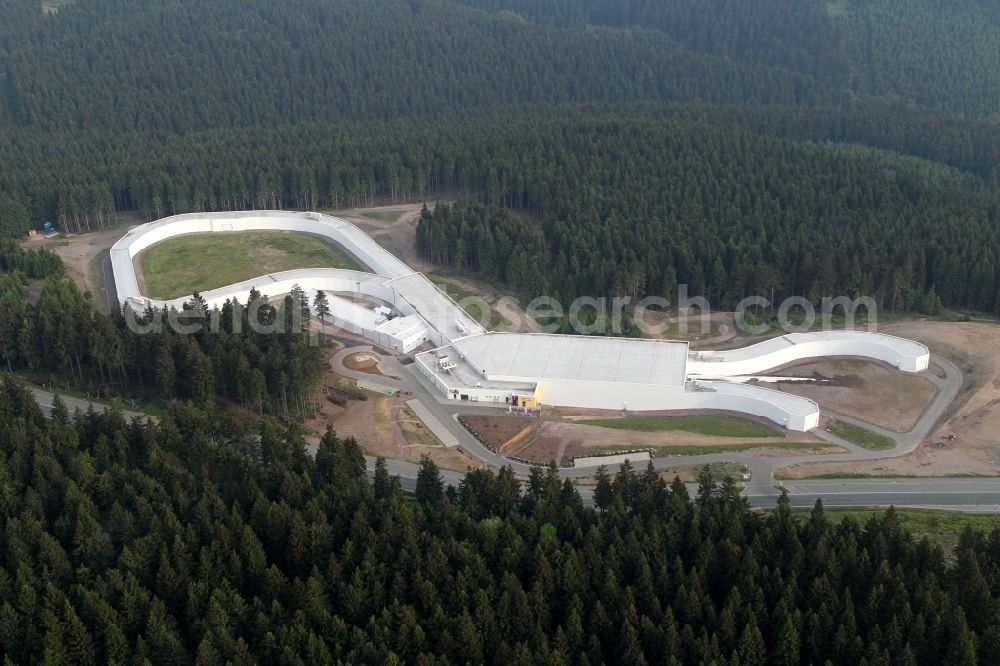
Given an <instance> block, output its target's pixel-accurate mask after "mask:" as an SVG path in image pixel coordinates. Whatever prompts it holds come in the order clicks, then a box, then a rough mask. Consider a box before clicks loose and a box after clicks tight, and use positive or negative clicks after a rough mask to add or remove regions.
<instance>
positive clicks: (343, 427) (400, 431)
mask: <svg viewBox="0 0 1000 666" xmlns="http://www.w3.org/2000/svg"><path fill="white" fill-rule="evenodd" d="M376 395H377V394H370V395H369V398H368V400H351V401H349V402H348V403H347V405H346V406H345V407H338V406H337V405H334V404H333V403H331V402H326V403H325V404H324V406H323V410H322V412H321V413H320V414H319V416H318V417H317V418H313V419H309V420H307V421H306V427H307V428H310V429H311V430H313V431H315V432H318V433H323V432H325V431H326V426H327V424H329V425H331V426H333V429H334V431H336V433H337V435H339V436H341V437H353V438H355V439H356V440H357V441H358V444H360V445H361V448H362V450H364V452H365V453H367V454H368V455H373V456H384V457H386V458H391V459H394V460H408V461H410V462H417V461H419V460H420V457H421V456H422V455H424V454H427V455H429V456H430V457H431V459H432V460H433V461H434V462H435V463H437V464H438V466H440V467H441V468H443V469H450V470H457V471H465V470H466V469H469V468H475V467H478V462H477V461H476V460H475V459H473V458H471V457H470V456H467V455H466V454H464V453H462V452H461V451H459V450H457V449H446V448H445V447H444V446H443V445H442V444H441V443H440V442H439V441H438V440H437V439H436V438H435V437H434V435H433V434H432V433H430V432H429V431H428V430H427V428H426V427H425V426H424V425H423V423H421V422H420V420H419V419H418V418H417V417H416V416H415V415H414V414H413V413H412V412H411V411H410V410H409V408H407V407H406V404H405V402H404V401H403V399H402V398H401V397H392V398H390V397H386V396H377V397H376ZM314 439H315V441H314V442H313V444H315V443H316V442H318V441H319V438H318V437H315V438H314Z"/></svg>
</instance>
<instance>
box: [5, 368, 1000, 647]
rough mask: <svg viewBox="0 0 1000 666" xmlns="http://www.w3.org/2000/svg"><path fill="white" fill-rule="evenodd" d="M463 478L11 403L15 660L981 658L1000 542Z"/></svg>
mask: <svg viewBox="0 0 1000 666" xmlns="http://www.w3.org/2000/svg"><path fill="white" fill-rule="evenodd" d="M595 495H596V499H595V501H596V504H597V506H596V508H588V507H585V506H584V505H583V502H582V499H581V497H580V495H579V494H577V491H576V490H575V489H574V488H573V487H572V486H571V485H569V483H568V482H560V480H559V478H558V476H557V475H556V473H555V471H554V470H551V471H549V472H543V471H541V470H536V472H535V473H533V474H532V476H531V478H530V479H529V480H528V481H526V482H524V483H519V482H518V481H517V480H516V479H515V478H514V477H513V475H512V473H511V472H510V471H509V470H502V471H500V472H499V473H498V474H496V473H493V472H488V471H473V472H470V473H468V474H467V475H466V477H465V479H464V481H463V482H462V483H461V485H460V487H458V488H447V489H445V488H443V487H442V484H441V482H440V474H439V472H438V470H437V469H436V467H435V466H434V464H433V463H432V462H430V461H429V460H425V461H424V463H423V465H422V467H421V471H420V475H419V478H418V480H417V494H416V501H411V500H410V499H408V498H407V497H406V496H404V495H403V494H402V493H401V492H400V490H399V486H398V482H396V481H395V480H394V479H393V478H391V477H390V476H389V475H388V473H387V472H386V468H385V466H384V464H383V463H380V464H379V465H378V467H377V469H376V471H375V475H374V479H373V480H372V481H369V479H368V477H367V476H366V472H365V460H364V458H363V457H362V455H361V452H360V450H359V448H358V446H357V444H356V443H355V442H354V441H353V440H350V439H347V440H344V439H340V438H338V437H337V436H336V435H334V434H332V433H327V434H326V435H325V436H324V437H323V438H322V441H321V442H320V443H319V448H318V451H317V453H316V456H315V458H313V457H311V456H307V455H306V454H305V452H304V440H303V433H302V430H301V428H300V427H298V426H297V425H295V424H294V423H292V424H290V425H289V426H287V427H279V426H277V425H276V424H274V423H273V422H271V421H262V422H259V423H253V422H250V421H247V420H246V419H241V418H234V417H231V416H229V415H228V414H227V413H226V412H217V411H213V410H211V409H208V410H203V409H199V408H196V407H191V406H187V407H185V406H180V405H177V406H175V407H174V408H173V409H171V411H170V412H169V413H168V414H167V415H165V416H164V417H163V419H162V420H161V421H160V422H159V423H151V422H147V423H140V422H138V421H136V422H133V423H126V422H125V420H124V419H123V418H122V416H121V414H120V413H117V412H114V411H112V412H109V413H107V414H104V415H99V414H96V413H93V412H90V413H77V414H75V415H74V414H70V413H68V412H67V410H66V409H65V406H64V405H63V404H62V403H61V402H58V401H57V403H56V407H55V409H54V412H53V418H52V419H51V420H46V419H44V418H42V414H41V411H40V409H39V407H38V405H37V404H36V403H35V402H34V399H33V398H32V397H31V395H30V394H29V393H27V392H26V391H25V389H24V388H23V387H22V386H20V385H18V384H17V383H16V382H13V381H11V380H10V379H7V380H5V381H4V382H3V383H2V384H0V525H2V526H3V529H2V531H0V648H2V650H3V652H4V660H5V663H9V664H14V663H66V664H84V665H86V664H98V663H111V664H142V663H157V664H190V663H195V664H204V665H208V664H224V663H233V664H250V663H274V664H279V663H280V664H320V663H334V662H337V661H340V662H341V663H379V664H387V663H389V664H391V663H417V664H444V663H470V664H478V663H494V664H524V665H525V666H527V665H529V664H531V665H533V664H564V663H565V664H569V663H572V664H599V663H629V664H642V663H664V664H682V663H683V664H690V663H705V664H708V663H715V664H741V665H747V664H753V665H760V666H763V665H764V664H800V663H801V664H806V663H812V664H823V663H835V664H855V663H856V664H918V663H922V664H975V663H977V660H978V663H983V664H985V663H993V662H994V658H995V655H996V654H997V651H998V650H1000V623H998V617H1000V615H998V608H997V603H998V602H997V597H998V595H1000V529H998V530H995V531H993V533H992V534H983V533H975V532H971V531H970V532H966V533H965V534H964V535H963V536H962V538H961V540H960V543H959V545H958V547H957V549H956V552H955V561H954V562H952V563H950V564H949V563H947V562H946V561H945V559H944V556H943V554H942V552H941V550H940V548H939V547H937V546H933V545H931V544H930V543H929V542H928V541H927V540H926V539H924V540H919V541H917V540H914V539H913V538H912V537H911V536H909V535H908V534H907V533H905V532H904V531H903V530H901V529H900V527H899V522H898V519H897V518H896V516H895V514H894V513H893V512H892V511H889V512H888V513H886V514H885V515H884V516H883V517H880V518H873V519H871V520H870V521H869V522H867V523H866V524H859V523H857V522H854V521H850V520H848V521H845V522H842V523H839V524H833V523H831V522H829V521H828V520H827V519H826V518H825V517H824V512H823V509H822V506H817V507H816V508H815V509H814V511H813V512H812V514H811V516H809V517H808V518H807V519H805V520H801V521H800V520H797V519H796V518H795V517H794V516H793V515H792V514H791V512H790V510H789V508H788V505H787V501H786V500H781V501H779V503H778V507H777V510H776V511H774V512H773V513H770V514H761V513H756V512H753V511H750V510H749V509H748V508H747V506H746V503H745V501H744V500H742V499H739V498H738V497H737V496H736V495H735V494H734V488H733V486H732V484H731V483H728V482H727V483H723V484H718V485H717V484H715V483H713V482H712V481H711V477H710V476H707V475H706V476H705V478H704V479H703V480H702V483H701V487H700V489H699V490H698V492H697V493H696V495H695V496H694V497H693V498H692V497H689V496H688V491H687V490H686V489H685V487H684V485H683V484H680V483H674V484H671V485H668V484H667V483H666V482H664V481H663V480H662V479H661V478H660V477H659V475H658V474H657V473H655V472H639V473H637V472H635V471H633V470H631V469H629V468H625V469H623V470H622V471H621V472H619V473H618V474H616V475H615V476H614V478H602V479H601V480H600V481H599V485H598V487H597V490H596V493H595Z"/></svg>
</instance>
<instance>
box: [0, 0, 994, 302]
mask: <svg viewBox="0 0 1000 666" xmlns="http://www.w3.org/2000/svg"><path fill="white" fill-rule="evenodd" d="M997 21H998V14H997V10H996V8H995V7H994V6H993V5H992V4H991V3H988V2H981V1H979V0H959V2H949V3H943V2H940V1H939V0H914V1H913V2H907V3H904V4H903V5H902V6H901V5H900V4H899V3H895V2H888V1H882V0H877V1H876V0H864V1H863V0H839V1H837V2H819V1H818V0H749V1H746V2H743V1H740V2H737V1H735V0H722V1H719V2H702V1H700V0H664V1H662V2H647V1H645V0H614V1H612V0H582V1H579V2H577V1H574V2H569V1H562V0H560V1H557V2H537V1H534V0H380V1H379V2H369V1H362V0H306V1H304V2H296V3H284V2H276V1H274V0H252V1H250V2H247V1H245V0H215V1H213V2H207V1H205V0H185V1H181V0H76V2H73V3H71V4H68V5H64V6H62V7H61V9H60V10H59V12H58V13H57V14H56V15H54V16H43V15H42V13H41V12H40V11H38V6H37V3H36V2H35V0H10V1H9V2H6V3H4V5H3V7H0V72H2V78H0V84H2V85H0V107H2V108H3V113H2V114H0V127H2V128H3V133H2V136H0V164H2V167H0V233H3V234H6V235H19V234H21V233H23V231H24V230H25V229H27V228H28V227H29V226H32V225H37V224H38V222H39V221H40V220H54V221H56V222H57V223H58V224H60V225H61V226H62V227H63V228H64V229H67V230H70V231H85V230H88V229H93V228H96V227H100V226H104V225H108V224H111V223H113V221H114V220H115V215H116V213H117V212H118V211H121V210H126V209H128V210H132V209H137V210H140V211H143V212H144V213H146V214H147V215H148V216H149V217H150V218H154V217H159V216H163V215H167V214H171V213H175V212H182V211H190V210H217V209H241V208H253V207H256V208H262V207H268V208H279V207H284V208H287V207H294V208H325V207H331V208H338V207H344V206H353V205H360V204H366V203H371V202H373V201H376V200H380V201H381V200H389V201H406V200H420V199H424V198H427V197H436V196H441V195H444V196H448V197H459V198H461V199H466V200H468V201H470V202H476V203H483V204H486V205H489V206H490V207H492V208H494V209H497V210H495V211H494V212H492V213H491V215H493V216H502V215H505V214H506V213H503V212H501V210H500V209H503V208H512V209H515V210H516V212H517V213H519V214H526V215H528V216H530V217H531V218H534V219H533V220H532V221H533V222H534V223H536V224H537V226H538V227H539V228H540V230H541V238H540V239H536V238H531V239H530V240H528V241H527V242H528V244H529V246H525V247H521V248H520V252H519V254H527V255H529V256H536V257H537V259H538V261H539V262H540V264H541V265H540V266H539V271H540V273H541V274H540V276H538V277H537V278H536V277H535V276H526V275H519V274H518V271H516V270H515V271H511V270H509V269H508V267H507V266H503V267H500V268H497V269H496V270H495V271H494V269H493V268H490V269H489V270H486V271H482V272H484V273H486V274H490V273H494V274H495V275H496V277H499V278H501V279H504V280H508V281H509V282H510V286H512V287H513V288H515V289H518V290H521V291H528V292H531V291H535V290H538V289H541V288H545V289H548V290H551V291H554V292H556V293H558V294H559V295H577V294H579V293H584V292H586V293H589V294H592V295H598V294H614V295H621V294H623V293H636V294H643V295H646V294H662V293H663V292H664V290H665V289H666V288H669V287H671V286H672V285H673V284H674V283H675V282H681V283H685V284H688V285H690V286H691V293H695V294H698V293H703V294H705V295H707V296H711V297H712V299H713V300H714V301H715V302H716V303H717V304H718V306H719V307H722V306H729V305H731V304H732V303H733V302H735V301H736V300H739V298H740V297H741V296H742V295H744V294H747V293H752V292H754V291H759V290H760V289H762V288H766V287H774V288H775V290H776V291H775V293H776V294H791V293H794V294H797V295H804V296H807V297H810V298H816V297H817V296H818V295H820V294H822V295H852V296H854V295H857V294H859V293H866V294H868V295H872V296H874V297H876V298H877V299H878V300H879V301H880V303H881V304H882V305H883V307H885V308H889V309H893V310H897V311H898V310H917V311H934V310H936V309H937V308H938V307H940V306H941V305H943V306H947V307H955V308H968V309H974V310H981V311H986V312H993V313H996V312H998V311H1000V299H998V290H997V285H996V281H995V277H994V276H995V274H996V272H997V268H998V266H997V255H998V253H1000V245H998V242H997V237H996V234H997V232H996V230H997V229H998V228H1000V224H998V220H997V219H996V218H997V214H998V213H997V211H998V210H1000V206H998V203H1000V202H998V201H997V194H996V192H995V189H996V185H997V184H998V183H1000V167H998V164H1000V125H998V124H997V122H996V117H997V116H996V114H997V112H998V111H1000V83H998V81H1000V76H998V74H1000V72H998V71H997V69H998V67H1000V64H998V63H1000V59H998V58H997V57H996V55H997V49H998V48H1000V47H998V45H997V42H996V39H995V34H996V30H995V28H996V25H997ZM473 226H474V225H473V224H472V223H471V221H470V222H469V223H468V224H466V225H465V227H466V228H469V229H472V228H473ZM462 228H463V227H462V225H459V226H458V228H457V229H456V232H457V233H461V229H462ZM477 238H478V237H476V236H463V237H462V239H461V240H462V243H463V245H464V248H465V253H466V254H467V255H468V256H466V257H461V258H460V257H457V256H445V255H446V254H447V253H449V252H451V251H450V250H447V249H445V248H443V247H442V248H438V249H437V250H436V251H435V252H436V254H437V256H438V257H439V258H441V259H443V260H444V261H445V262H446V263H449V264H452V265H459V266H469V267H473V268H474V267H475V266H476V264H477V261H478V260H477V259H476V257H475V256H472V253H475V252H476V251H477V250H476V249H475V248H476V243H477ZM456 240H457V239H456ZM510 240H511V241H513V240H514V239H510ZM504 242H506V240H505V241H504ZM451 245H454V241H452V242H451ZM608 250H610V256H607V257H603V256H602V260H601V261H595V259H594V257H595V256H597V255H603V254H604V253H605V252H607V251H608ZM487 253H489V250H487ZM575 264H580V266H582V267H578V266H576V265H575ZM767 291H768V293H770V290H769V289H768V290H767ZM667 295H669V292H668V294H667Z"/></svg>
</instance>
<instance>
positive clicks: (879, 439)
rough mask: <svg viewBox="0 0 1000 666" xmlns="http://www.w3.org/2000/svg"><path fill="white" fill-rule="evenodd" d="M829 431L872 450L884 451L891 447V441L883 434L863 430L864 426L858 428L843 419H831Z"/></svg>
mask: <svg viewBox="0 0 1000 666" xmlns="http://www.w3.org/2000/svg"><path fill="white" fill-rule="evenodd" d="M830 432H832V433H833V434H834V435H836V436H837V437H840V438H841V439H844V440H847V441H848V442H851V443H852V444H857V445H858V446H860V447H863V448H866V449H871V450H872V451H885V450H886V449H891V448H892V447H893V441H892V440H891V439H890V438H888V437H886V436H885V435H880V434H879V433H877V432H872V431H871V430H865V429H864V428H859V427H858V426H856V425H852V424H850V423H844V422H843V421H832V422H831V423H830Z"/></svg>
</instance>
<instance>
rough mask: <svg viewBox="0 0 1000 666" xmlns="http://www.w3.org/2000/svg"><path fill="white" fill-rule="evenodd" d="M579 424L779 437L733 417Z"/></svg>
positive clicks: (636, 418) (630, 419) (631, 419)
mask: <svg viewBox="0 0 1000 666" xmlns="http://www.w3.org/2000/svg"><path fill="white" fill-rule="evenodd" d="M576 423H580V424H583V425H592V426H598V427H601V428H612V429H614V430H634V431H637V432H667V431H673V430H681V431H684V432H690V433H695V434H698V435H708V436H712V437H781V433H779V432H778V431H776V430H774V428H769V427H767V426H765V425H761V424H760V423H756V422H754V421H748V420H746V419H740V418H736V417H733V416H719V415H697V416H626V417H624V418H620V419H588V420H586V421H576Z"/></svg>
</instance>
